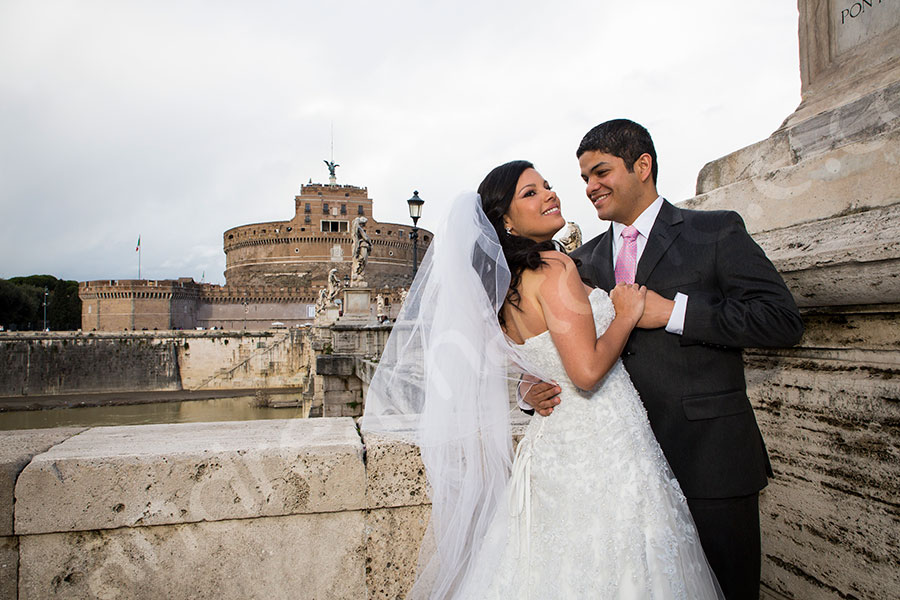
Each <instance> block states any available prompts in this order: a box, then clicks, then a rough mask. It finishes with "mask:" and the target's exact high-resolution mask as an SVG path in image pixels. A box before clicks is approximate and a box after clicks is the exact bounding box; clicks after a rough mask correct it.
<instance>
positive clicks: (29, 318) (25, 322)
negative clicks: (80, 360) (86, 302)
mask: <svg viewBox="0 0 900 600" xmlns="http://www.w3.org/2000/svg"><path fill="white" fill-rule="evenodd" d="M45 289H46V291H47V297H46V300H47V329H50V330H52V331H72V330H75V329H81V300H80V299H79V298H78V282H77V281H69V280H65V279H57V278H56V277H54V276H53V275H29V276H28V277H10V278H9V279H0V325H2V326H3V328H4V329H5V330H6V331H40V330H42V329H44V290H45Z"/></svg>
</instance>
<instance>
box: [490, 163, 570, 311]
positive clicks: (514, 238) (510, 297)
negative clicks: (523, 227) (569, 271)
mask: <svg viewBox="0 0 900 600" xmlns="http://www.w3.org/2000/svg"><path fill="white" fill-rule="evenodd" d="M533 168H534V165H533V164H531V163H530V162H528V161H527V160H514V161H511V162H508V163H506V164H503V165H500V166H499V167H496V168H495V169H493V170H492V171H491V172H490V173H488V174H487V177H485V178H484V180H483V181H482V182H481V185H479V186H478V195H479V196H481V209H482V210H483V211H484V214H485V215H486V216H487V218H488V221H490V223H491V225H492V226H493V227H494V230H495V231H496V232H497V237H498V238H499V239H500V247H501V248H502V249H503V255H504V256H505V257H506V264H507V265H508V266H509V272H510V276H511V279H510V282H509V291H508V292H507V293H506V301H507V302H509V303H510V304H511V305H512V306H514V307H515V308H516V309H518V310H521V309H519V302H520V301H521V296H520V295H519V284H520V283H521V282H522V272H523V271H524V270H525V269H537V268H538V267H540V266H541V265H544V264H547V263H546V261H545V260H544V259H542V258H541V252H543V251H545V250H560V251H561V250H562V248H561V247H560V245H559V244H557V243H556V242H554V241H553V240H548V241H546V242H535V241H534V240H531V239H529V238H526V237H521V236H518V235H515V234H510V233H506V229H505V228H504V226H503V215H505V214H506V212H507V211H508V210H509V205H510V204H512V200H513V196H515V194H516V183H518V181H519V176H521V175H522V173H523V172H524V171H526V170H527V169H533ZM497 318H498V319H499V320H500V325H504V326H505V325H506V322H505V320H504V319H503V313H502V310H501V312H500V313H498V314H497Z"/></svg>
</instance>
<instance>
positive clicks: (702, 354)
mask: <svg viewBox="0 0 900 600" xmlns="http://www.w3.org/2000/svg"><path fill="white" fill-rule="evenodd" d="M612 242H613V240H612V227H610V228H609V229H608V230H607V231H606V232H605V233H603V234H601V235H599V236H597V237H596V238H594V239H592V240H590V241H589V242H587V243H586V244H584V245H583V246H582V247H581V248H579V249H577V250H575V251H574V252H573V253H572V256H573V257H575V258H578V259H579V260H580V261H581V264H580V266H579V272H580V274H581V277H582V279H584V280H585V281H586V282H587V283H588V284H590V285H592V286H595V287H600V288H603V289H604V290H607V291H608V290H610V289H612V288H613V287H614V286H615V277H614V274H613V260H612V252H613V243H612ZM635 282H636V283H639V284H643V285H646V286H647V288H648V289H650V290H653V291H655V292H657V293H659V294H660V295H662V296H663V297H665V298H667V299H670V300H671V299H673V298H674V297H675V294H676V293H677V292H682V293H684V294H686V295H687V296H688V302H687V311H686V313H685V319H684V331H683V334H682V335H676V334H672V333H669V332H667V331H666V330H665V329H664V328H659V329H635V330H634V331H633V333H632V334H631V337H630V338H629V340H628V342H627V344H626V346H625V350H624V352H623V355H622V357H623V362H624V363H625V367H626V368H627V369H628V372H629V374H630V375H631V378H632V380H633V381H634V385H635V387H636V388H637V390H638V392H639V393H640V395H641V398H642V400H643V402H644V406H646V408H647V414H648V416H649V418H650V424H651V426H652V428H653V431H654V433H655V434H656V438H657V439H658V440H659V444H660V446H661V447H662V449H663V452H664V453H665V455H666V458H667V459H668V461H669V464H670V465H671V467H672V470H673V471H674V473H675V476H676V478H677V479H678V481H679V483H680V484H681V488H682V490H683V491H684V494H685V496H687V497H688V499H689V501H691V510H692V512H693V513H694V519H695V521H696V522H697V526H698V529H699V530H700V537H701V540H702V541H703V544H704V548H706V550H707V555H708V556H709V558H710V562H711V563H712V564H713V567H714V569H715V570H716V574H717V576H718V577H719V579H720V582H721V583H722V586H723V588H725V590H726V591H728V589H729V588H732V589H734V587H735V586H736V585H737V586H740V585H746V584H729V582H728V581H725V580H724V579H727V578H728V577H729V575H728V574H723V573H722V572H721V571H720V569H718V568H716V563H717V562H719V560H720V559H721V558H722V557H715V558H714V557H713V556H711V555H712V554H713V553H714V552H716V553H718V552H721V549H722V548H723V546H721V545H720V544H718V543H714V542H713V541H712V540H713V537H714V536H717V535H718V536H721V535H726V536H729V537H734V536H735V535H736V534H735V533H734V531H733V530H732V531H731V532H728V531H727V529H728V528H725V527H720V525H722V524H723V523H725V524H728V520H729V519H731V518H732V517H730V516H728V515H727V510H726V511H725V512H723V511H722V510H720V509H719V507H716V505H715V503H716V502H718V501H717V500H701V499H724V498H736V497H750V498H752V507H753V508H751V509H749V510H750V511H754V510H756V509H755V507H756V495H755V494H756V493H757V492H759V490H760V489H762V488H763V487H765V485H766V479H767V475H771V474H772V470H771V466H770V465H769V459H768V455H767V454H766V449H765V445H764V444H763V440H762V436H761V435H760V432H759V428H758V426H757V424H756V418H755V417H754V415H753V411H752V409H751V406H750V402H749V400H748V399H747V393H746V384H745V381H744V367H743V362H742V359H741V348H745V347H760V346H791V345H793V344H796V343H797V341H798V340H799V339H800V336H801V334H802V333H803V325H802V322H801V320H800V315H799V312H798V311H797V306H796V304H795V303H794V300H793V298H792V297H791V294H790V292H789V291H788V290H787V287H786V286H785V285H784V281H783V280H782V278H781V276H780V275H779V274H778V272H777V271H776V270H775V267H774V266H773V265H772V263H771V262H770V261H769V259H768V258H766V256H765V253H764V252H763V251H762V249H761V248H760V247H759V246H758V245H757V244H756V243H755V242H754V241H753V239H752V238H751V237H750V235H749V234H748V233H747V231H746V229H745V228H744V223H743V221H742V220H741V218H740V216H739V215H738V214H737V213H734V212H726V211H694V210H686V209H679V208H677V207H675V206H673V205H671V204H669V203H668V202H664V203H663V205H662V208H661V209H660V211H659V215H658V216H657V218H656V222H655V224H654V225H653V228H652V230H651V232H650V235H649V237H648V239H647V244H646V247H645V248H644V252H643V254H642V255H641V258H640V261H639V262H638V267H637V272H636V275H635ZM709 503H712V506H713V512H716V513H718V516H717V517H716V519H719V520H718V521H717V520H716V519H713V520H712V521H709V520H708V519H707V517H706V516H705V515H698V514H697V512H698V511H699V510H701V509H699V508H697V507H698V506H702V505H707V506H709V505H710V504H709ZM695 508H696V510H695ZM745 512H747V511H745ZM733 518H734V519H740V518H741V517H739V516H735V517H733ZM739 529H740V527H739ZM719 530H721V532H720V531H719ZM743 530H744V531H745V533H746V534H747V535H748V536H749V537H751V538H752V537H753V535H754V532H755V536H756V542H755V543H754V544H753V546H754V547H755V548H757V551H756V555H757V559H756V561H757V565H758V560H759V559H758V555H759V552H758V548H759V545H758V544H759V542H758V539H759V533H758V516H756V525H755V530H754V527H753V526H750V527H743ZM734 542H735V543H737V544H741V543H742V542H741V541H740V540H735V541H734ZM751 542H752V540H751V541H750V542H747V543H751ZM708 544H709V546H712V547H708ZM724 547H726V548H727V547H728V546H727V544H726V546H724ZM713 548H715V549H713ZM729 558H730V557H725V560H726V561H727V560H729ZM756 569H757V575H756V578H757V581H758V566H757V567H756ZM729 596H730V597H732V596H733V597H741V596H739V595H733V594H731V593H729Z"/></svg>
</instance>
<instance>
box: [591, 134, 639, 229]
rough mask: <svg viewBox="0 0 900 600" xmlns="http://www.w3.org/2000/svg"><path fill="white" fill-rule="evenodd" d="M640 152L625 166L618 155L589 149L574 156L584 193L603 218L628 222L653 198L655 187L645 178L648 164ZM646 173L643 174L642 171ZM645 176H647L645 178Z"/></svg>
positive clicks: (632, 220) (629, 223) (598, 214)
mask: <svg viewBox="0 0 900 600" xmlns="http://www.w3.org/2000/svg"><path fill="white" fill-rule="evenodd" d="M645 157H646V159H649V158H650V157H649V156H648V155H646V154H645V155H642V156H641V158H639V159H638V160H637V161H636V162H635V165H634V167H639V168H632V169H628V168H627V167H626V166H625V161H623V160H622V159H621V158H619V157H618V156H614V155H612V154H607V153H605V152H600V151H599V150H592V151H589V152H585V153H584V154H582V155H581V156H580V157H578V165H579V166H580V167H581V178H582V179H583V180H584V183H585V185H586V187H585V194H587V197H588V199H589V200H590V201H591V204H593V205H594V209H595V210H596V211H597V216H598V217H600V218H601V219H603V220H605V221H615V222H617V223H624V224H625V225H631V224H632V223H633V222H634V220H635V219H636V218H637V217H638V215H640V214H641V212H642V211H643V209H644V208H646V206H647V205H649V204H650V203H652V202H653V200H655V199H656V188H655V186H654V184H653V180H652V178H649V164H650V163H647V164H646V165H645V164H643V163H644V162H646V159H645ZM645 173H646V174H645ZM648 178H649V180H648Z"/></svg>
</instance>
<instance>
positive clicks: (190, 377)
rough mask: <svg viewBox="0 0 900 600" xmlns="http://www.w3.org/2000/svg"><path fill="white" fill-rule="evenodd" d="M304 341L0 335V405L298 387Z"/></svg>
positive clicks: (275, 336) (217, 335)
mask: <svg viewBox="0 0 900 600" xmlns="http://www.w3.org/2000/svg"><path fill="white" fill-rule="evenodd" d="M310 339H311V336H310V333H309V328H304V329H285V330H272V331H254V332H243V331H169V332H162V331H154V332H117V333H101V332H90V333H81V332H38V333H23V332H17V333H0V397H17V396H37V395H54V394H77V393H108V392H144V391H147V392H159V391H174V390H219V389H252V388H291V387H302V386H303V385H305V384H306V382H307V379H308V375H309V367H310V363H311V362H312V361H313V359H312V358H311V354H310V353H311V352H313V350H312V347H311V344H310Z"/></svg>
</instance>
